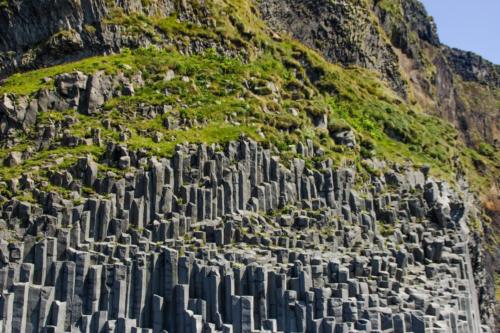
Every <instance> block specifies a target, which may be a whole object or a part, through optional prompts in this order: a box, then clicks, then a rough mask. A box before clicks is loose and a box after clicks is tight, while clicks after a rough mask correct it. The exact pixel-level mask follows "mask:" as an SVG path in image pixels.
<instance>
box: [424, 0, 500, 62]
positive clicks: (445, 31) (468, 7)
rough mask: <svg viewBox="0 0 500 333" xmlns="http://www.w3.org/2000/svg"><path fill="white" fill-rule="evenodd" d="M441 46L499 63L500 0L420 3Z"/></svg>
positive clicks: (437, 0)
mask: <svg viewBox="0 0 500 333" xmlns="http://www.w3.org/2000/svg"><path fill="white" fill-rule="evenodd" d="M420 1H421V2H423V3H424V5H425V8H427V12H428V13H429V15H431V16H433V17H434V20H435V21H436V24H437V27H438V34H439V38H440V39H441V42H442V43H443V44H446V45H449V46H452V47H457V48H459V49H463V50H466V51H473V52H475V53H478V54H480V55H482V56H483V57H484V58H486V59H488V60H490V61H492V62H494V63H496V64H500V0H420Z"/></svg>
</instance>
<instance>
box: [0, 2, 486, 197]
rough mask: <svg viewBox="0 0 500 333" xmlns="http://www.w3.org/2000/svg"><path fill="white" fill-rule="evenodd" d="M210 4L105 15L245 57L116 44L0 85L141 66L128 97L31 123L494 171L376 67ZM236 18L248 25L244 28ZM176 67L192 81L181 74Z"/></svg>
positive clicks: (30, 165) (135, 142)
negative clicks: (185, 17)
mask: <svg viewBox="0 0 500 333" xmlns="http://www.w3.org/2000/svg"><path fill="white" fill-rule="evenodd" d="M395 4H396V2H395V1H388V0H385V1H383V2H382V5H384V6H395ZM210 6H211V10H212V11H213V14H214V15H213V16H214V19H215V21H216V28H210V29H208V28H207V27H205V26H198V25H195V24H190V23H187V22H181V21H179V20H178V19H177V18H176V16H175V15H173V16H170V17H146V16H144V15H140V14H131V15H125V14H124V13H123V11H120V10H115V11H112V13H111V15H110V16H109V17H108V19H107V20H106V21H105V24H109V25H120V26H124V27H125V28H126V30H127V33H130V34H142V33H145V34H148V35H149V36H150V37H151V38H153V39H154V38H161V36H167V37H168V38H171V39H177V40H188V39H189V38H210V39H213V40H216V41H217V40H219V41H220V39H221V38H224V39H225V40H226V42H227V41H230V42H229V44H230V45H229V47H234V46H235V45H240V47H241V48H245V51H246V54H247V56H246V57H226V56H221V55H219V54H217V53H216V52H215V51H213V50H207V51H206V52H205V53H204V54H199V55H190V56H185V55H182V54H181V53H179V52H177V51H175V50H172V49H171V48H168V47H167V48H163V49H158V48H153V47H152V48H148V49H137V50H133V51H130V50H125V51H123V52H122V53H120V54H115V55H109V56H100V57H92V58H88V59H83V60H80V61H77V62H73V63H68V64H64V65H59V66H54V67H50V68H44V69H40V70H36V71H31V72H26V73H23V74H17V75H13V76H11V77H9V78H8V79H7V80H5V82H4V83H3V85H2V86H1V87H0V94H1V93H14V94H19V95H29V94H33V93H35V92H36V91H37V90H38V89H40V88H48V89H51V88H53V86H54V81H53V80H52V81H48V82H46V81H44V78H47V77H50V78H54V77H55V76H56V75H58V74H60V73H64V72H71V71H74V70H79V71H82V72H84V73H88V74H91V73H94V72H95V71H98V70H103V71H105V72H106V73H109V74H113V73H117V72H119V71H122V72H124V73H125V74H126V75H131V74H134V73H137V72H138V71H141V72H142V76H143V79H144V80H145V82H146V85H145V86H144V87H142V88H138V87H137V89H136V93H135V95H134V96H121V97H117V98H113V99H111V100H110V101H108V102H107V103H106V105H105V106H104V111H103V112H102V113H100V114H98V115H94V116H91V117H90V116H86V115H82V114H79V113H78V112H76V111H75V110H67V111H65V112H53V111H51V112H47V113H43V114H39V116H38V122H39V123H40V124H43V123H47V122H48V121H55V122H57V121H61V120H62V119H63V118H64V116H66V115H71V116H73V117H75V118H76V119H77V120H78V123H77V124H75V125H73V126H72V127H71V128H70V132H71V134H73V135H77V136H79V137H88V136H89V135H90V129H91V128H100V129H101V133H102V135H101V136H102V138H103V140H104V141H107V140H111V141H117V140H118V135H119V132H118V131H117V130H116V129H105V128H104V127H103V126H102V121H103V120H104V119H110V120H111V122H112V123H113V125H114V126H118V125H120V126H122V127H125V128H127V129H128V130H129V131H130V132H131V134H132V135H131V137H130V138H129V139H128V140H127V141H126V142H124V143H123V144H126V145H127V146H128V148H129V149H139V148H144V149H146V150H147V151H148V152H149V154H150V155H153V154H154V155H160V156H170V155H171V154H172V153H173V151H174V148H175V145H176V144H179V143H184V142H192V143H199V142H205V143H209V144H210V143H225V142H228V141H230V140H235V139H237V138H238V137H239V136H240V135H241V134H245V135H247V136H249V137H251V138H253V139H255V140H259V141H261V142H262V144H264V145H269V144H273V145H275V146H276V147H278V148H279V149H280V151H281V155H282V161H283V163H285V164H286V163H287V160H289V159H291V158H292V157H294V156H296V155H294V153H293V152H292V151H291V150H290V147H289V146H290V145H293V144H296V143H297V142H304V141H305V140H306V139H311V140H313V142H314V144H315V145H316V146H318V147H322V148H323V150H324V151H325V157H324V158H332V159H333V160H334V162H335V163H336V164H337V165H339V164H341V163H342V162H343V161H346V160H350V161H351V162H352V163H354V164H355V165H358V166H359V169H360V172H361V173H363V172H364V173H365V174H366V177H368V176H369V174H374V173H376V172H377V171H376V170H369V167H366V166H367V165H368V164H366V163H362V159H363V157H365V156H368V155H371V154H374V156H376V157H378V158H381V159H386V160H389V161H393V162H398V163H411V164H414V165H416V166H419V165H423V164H427V165H430V166H431V167H432V168H431V173H432V174H433V175H435V176H439V177H442V178H445V179H448V180H451V181H452V180H453V179H454V178H455V172H457V171H459V170H462V171H464V172H466V173H467V174H468V175H469V178H470V179H471V181H472V182H473V184H475V185H476V188H481V186H484V184H486V183H487V182H488V179H492V172H494V165H495V159H494V158H493V157H492V150H491V148H490V147H488V146H483V147H482V149H481V150H480V151H481V152H482V154H479V153H478V152H476V151H475V150H471V149H465V147H464V145H463V144H462V143H461V142H460V141H459V140H458V139H457V138H458V136H457V132H456V131H455V130H454V129H453V128H452V127H451V125H449V124H447V123H446V122H445V121H443V120H441V119H438V118H435V117H431V116H427V115H425V114H423V113H422V112H419V110H418V109H416V108H415V107H413V106H410V105H408V104H407V103H406V102H405V101H403V100H401V99H400V98H399V97H398V96H397V95H395V94H394V92H393V91H392V90H391V89H390V88H388V87H387V86H386V85H385V84H384V83H382V82H381V81H380V80H379V79H378V76H377V74H376V73H374V72H371V71H369V70H365V69H360V68H355V67H354V68H348V69H346V68H342V67H339V66H336V65H333V64H330V63H328V62H326V61H325V60H324V58H323V57H322V56H320V55H319V54H318V53H316V52H314V51H312V50H310V49H308V48H307V47H305V46H304V45H302V44H300V43H299V42H297V41H296V40H293V39H291V38H290V37H287V36H281V39H280V40H276V39H273V38H271V37H270V36H269V33H268V31H267V28H266V26H265V25H264V24H263V22H262V21H261V20H260V19H259V18H258V17H256V16H255V15H254V14H253V12H252V7H251V6H252V5H251V4H250V3H249V2H237V1H229V2H219V1H217V2H215V1H214V2H211V3H210ZM388 8H389V9H390V10H396V9H397V8H396V7H388ZM242 26H243V27H244V28H245V30H246V31H241V30H242ZM231 43H232V44H231ZM255 50H258V51H257V52H256V51H255ZM306 68H307V70H306ZM170 69H172V70H174V72H175V73H176V76H175V78H174V79H173V80H171V81H168V82H167V81H165V80H163V77H164V75H165V73H166V72H167V71H168V70H170ZM308 71H309V72H311V71H313V72H316V73H317V74H318V78H319V80H318V81H315V82H311V81H310V78H309V77H308V74H307V73H308ZM183 76H187V77H188V78H189V81H188V82H185V81H184V80H183ZM268 82H272V83H273V84H274V85H275V86H276V87H277V89H278V91H279V94H278V95H277V96H274V95H272V94H270V93H269V91H266V90H267V88H265V87H266V84H267V83H268ZM165 91H168V94H166V93H165ZM141 105H153V106H155V105H159V106H161V105H170V106H171V110H170V111H169V112H168V113H167V114H165V115H163V116H159V115H158V116H156V118H154V119H148V118H145V117H143V116H141V115H140V114H139V113H138V112H137V111H138V108H139V107H140V106H141ZM291 108H294V109H296V110H298V111H299V115H298V116H292V115H291V113H290V112H289V110H290V109H291ZM322 114H327V115H328V118H329V122H330V126H331V127H332V128H333V127H335V126H337V127H338V126H341V127H349V128H352V129H354V130H355V132H356V136H357V141H358V142H360V143H361V145H362V147H361V148H360V149H354V150H349V149H346V148H345V147H342V146H338V145H336V144H335V143H334V142H333V140H332V139H331V137H330V136H329V134H328V131H327V130H322V129H317V128H315V127H314V126H313V124H312V121H311V117H315V116H318V115H322ZM165 117H171V118H173V119H181V118H182V119H188V120H196V121H197V123H198V125H196V126H195V127H193V128H184V127H181V128H178V129H175V130H167V129H166V128H164V126H163V121H164V119H165ZM227 118H231V121H232V123H229V122H225V119H227ZM154 132H160V133H162V134H163V140H162V141H161V142H159V143H155V142H153V139H152V134H153V133H154ZM29 133H30V132H29V131H28V132H27V134H25V136H23V137H21V138H20V143H19V144H18V145H17V146H16V147H14V150H18V151H23V150H24V149H25V148H26V147H27V146H28V145H29V144H30V141H31V140H32V137H31V136H30V135H31V134H29ZM145 133H147V134H145ZM103 150H104V148H102V147H94V146H79V147H76V148H67V147H58V148H56V149H53V150H45V151H40V152H37V153H36V154H35V155H34V156H33V157H32V158H31V159H29V160H28V161H26V162H24V163H23V164H22V165H21V166H17V167H13V168H1V169H0V177H2V178H3V179H8V177H15V176H18V175H20V174H22V173H24V172H28V171H30V170H36V168H37V167H40V166H43V165H44V164H45V163H46V161H47V160H54V159H56V158H58V157H63V158H64V161H63V164H62V165H63V166H67V165H69V164H71V163H73V162H74V161H75V160H76V158H77V157H78V156H81V155H82V154H87V153H90V154H92V155H94V156H95V158H96V160H97V159H98V158H99V157H100V155H101V154H102V153H103ZM371 150H373V151H371ZM7 154H8V150H7V149H3V150H0V158H2V157H5V156H6V155H7ZM457 158H458V162H457V160H456V159H457ZM316 161H317V160H308V161H307V163H308V165H309V166H310V167H314V166H315V162H316ZM477 165H485V170H486V171H483V172H482V173H479V172H478V171H477ZM53 167H54V168H58V167H61V166H53ZM102 167H103V166H102ZM492 170H493V171H492Z"/></svg>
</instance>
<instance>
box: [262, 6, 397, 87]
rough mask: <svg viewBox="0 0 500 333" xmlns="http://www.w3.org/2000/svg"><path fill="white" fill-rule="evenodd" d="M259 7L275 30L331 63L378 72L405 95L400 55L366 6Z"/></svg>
mask: <svg viewBox="0 0 500 333" xmlns="http://www.w3.org/2000/svg"><path fill="white" fill-rule="evenodd" d="M260 7H261V11H262V15H263V18H264V19H265V20H266V21H267V22H268V23H269V24H270V26H271V27H273V28H274V29H276V30H278V31H282V30H284V31H287V32H290V33H291V34H292V35H293V37H295V38H297V39H299V40H300V41H302V42H303V43H304V44H306V45H308V46H309V47H312V48H315V49H318V50H319V51H320V52H321V53H323V54H324V55H325V57H326V58H327V59H329V60H331V61H332V62H335V63H341V64H344V65H359V66H363V67H366V68H370V69H374V70H377V71H379V72H380V73H381V74H382V76H383V77H384V79H386V80H387V81H388V82H389V83H390V85H391V87H392V88H393V89H394V90H395V91H397V92H398V93H399V94H401V95H402V96H405V95H406V90H405V87H404V83H403V80H402V78H401V76H400V73H399V71H398V66H397V61H398V60H397V56H396V54H395V53H394V51H393V50H392V48H391V45H390V44H389V43H387V42H385V41H384V38H383V37H382V35H381V34H380V31H379V30H377V28H376V26H374V25H373V23H372V22H371V20H370V16H369V12H368V11H366V8H364V7H363V5H361V4H354V3H353V2H352V1H344V0H342V1H327V0H320V1H293V0H289V1H288V0H286V1H281V0H264V1H261V2H260Z"/></svg>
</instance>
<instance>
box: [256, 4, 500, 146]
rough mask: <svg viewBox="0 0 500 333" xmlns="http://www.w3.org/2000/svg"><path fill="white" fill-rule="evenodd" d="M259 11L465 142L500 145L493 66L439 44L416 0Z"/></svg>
mask: <svg viewBox="0 0 500 333" xmlns="http://www.w3.org/2000/svg"><path fill="white" fill-rule="evenodd" d="M370 2H373V6H369V3H370ZM260 10H261V13H262V16H263V18H264V19H265V20H266V22H267V23H268V24H269V25H270V26H271V27H272V28H273V29H275V30H276V31H278V32H281V31H285V32H286V33H289V34H291V35H292V36H293V37H294V38H296V39H298V40H300V41H301V42H303V43H304V44H306V45H308V46H309V47H311V48H314V49H316V50H318V51H319V52H321V53H322V54H323V55H324V56H325V57H326V58H327V59H329V60H330V61H332V62H335V63H340V64H343V65H345V66H350V65H357V66H362V67H365V68H369V69H373V70H375V71H378V72H379V73H380V74H381V77H382V78H383V79H384V80H386V81H387V82H388V83H389V85H390V87H391V88H392V89H393V90H394V91H396V92H397V93H398V94H399V95H400V96H401V97H403V98H407V97H408V96H413V97H412V98H415V99H417V102H418V103H419V104H420V105H421V106H422V108H423V109H424V110H425V111H426V112H429V113H432V114H435V115H438V116H440V117H441V118H443V119H446V120H448V121H449V122H451V123H453V124H454V125H455V127H456V128H458V129H459V130H460V131H461V133H462V135H463V138H464V139H465V141H466V142H467V143H468V144H469V145H472V146H478V145H479V144H480V143H481V142H483V141H484V142H488V143H490V144H495V143H496V142H498V141H499V140H500V136H499V134H500V130H499V128H498V125H497V124H498V96H500V92H499V91H498V89H499V84H498V83H499V82H498V81H499V75H500V74H499V73H500V67H499V66H497V65H493V64H491V63H490V62H488V61H486V60H484V59H482V58H481V57H480V56H477V55H475V54H473V53H470V52H464V51H460V50H456V49H450V48H448V47H447V46H444V45H442V44H441V43H440V41H439V37H438V35H437V32H436V26H435V24H434V21H433V20H432V18H430V17H429V16H428V14H427V12H426V10H425V8H424V6H423V5H422V3H420V2H419V1H418V0H407V1H397V0H387V1H379V0H374V1H367V2H361V1H346V0H341V1H326V0H321V1H305V0H304V1H301V0H299V1H291V0H290V1H280V0H264V1H261V2H260ZM373 16H376V17H377V18H378V23H377V22H374V19H373ZM378 24H379V25H380V26H379V27H377V25H378ZM384 32H385V36H384ZM387 40H389V41H390V43H389V42H387ZM395 50H397V52H395ZM402 73H404V75H402ZM429 73H432V74H431V75H430V74H429ZM404 76H405V77H408V78H409V80H404V79H403V77H404ZM462 81H465V82H466V83H471V84H473V85H474V86H473V87H470V86H467V85H464V84H463V82H462ZM472 89H473V90H474V91H475V93H470V90H472ZM477 95H481V96H488V98H484V97H483V98H477ZM474 96H475V97H474ZM492 96H497V97H493V98H492Z"/></svg>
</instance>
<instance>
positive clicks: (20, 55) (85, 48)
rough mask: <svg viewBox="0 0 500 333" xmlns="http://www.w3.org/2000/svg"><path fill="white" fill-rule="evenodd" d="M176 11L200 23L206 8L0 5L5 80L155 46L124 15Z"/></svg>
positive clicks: (0, 68)
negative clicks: (19, 73)
mask: <svg viewBox="0 0 500 333" xmlns="http://www.w3.org/2000/svg"><path fill="white" fill-rule="evenodd" d="M195 7H196V6H195ZM48 13H50V15H48ZM174 13H175V14H176V15H177V16H178V18H179V19H182V20H191V21H196V22H198V19H199V17H200V16H203V15H202V14H200V13H204V9H203V7H202V6H198V7H196V8H195V9H193V6H192V3H190V2H186V1H173V0H154V1H140V0H125V1H116V0H111V1H106V0H82V1H72V0H41V1H38V0H37V1H33V0H20V1H17V0H6V1H5V4H4V5H2V6H0V78H2V77H5V76H6V75H8V74H10V73H12V72H15V71H19V70H27V69H33V68H38V67H41V66H48V65H54V64H58V63H64V62H68V61H72V60H76V59H80V58H84V57H88V56H91V55H96V54H106V53H110V52H117V51H119V50H121V49H123V48H137V47H144V46H147V45H150V44H151V43H154V42H153V38H152V37H153V36H152V35H151V34H148V33H146V31H142V32H139V33H138V32H137V31H136V30H137V29H140V27H134V26H130V24H132V23H127V20H126V19H125V16H126V15H135V16H140V15H143V16H146V17H156V18H161V17H167V16H170V15H172V14H174ZM122 21H124V22H122ZM129 29H131V30H129ZM134 31H135V32H134Z"/></svg>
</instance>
